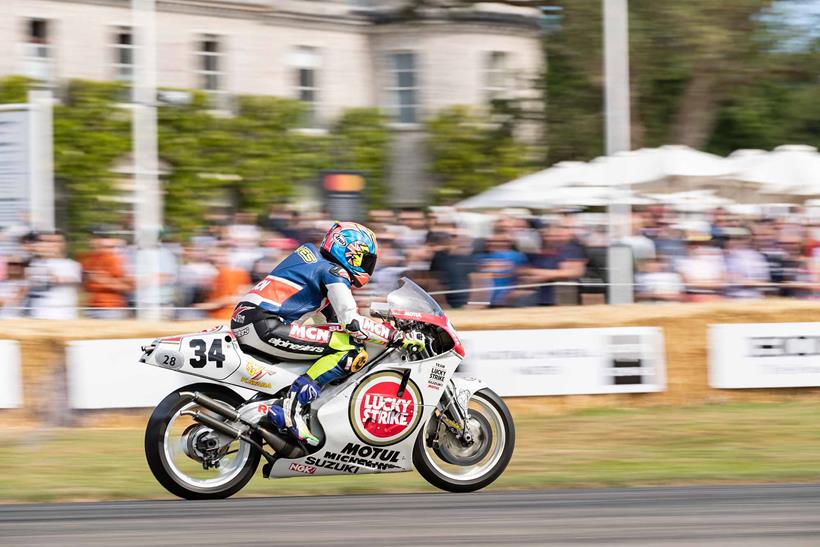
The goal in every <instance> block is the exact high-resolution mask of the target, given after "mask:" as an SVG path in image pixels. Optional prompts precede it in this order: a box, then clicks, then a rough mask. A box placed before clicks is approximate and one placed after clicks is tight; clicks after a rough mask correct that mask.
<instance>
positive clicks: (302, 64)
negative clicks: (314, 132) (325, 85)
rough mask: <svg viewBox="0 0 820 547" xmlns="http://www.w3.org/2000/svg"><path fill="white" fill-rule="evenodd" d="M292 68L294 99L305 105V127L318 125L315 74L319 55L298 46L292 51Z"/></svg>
mask: <svg viewBox="0 0 820 547" xmlns="http://www.w3.org/2000/svg"><path fill="white" fill-rule="evenodd" d="M291 65H292V66H293V77H294V84H295V85H294V87H295V90H296V98H297V99H299V100H300V101H302V102H303V103H305V106H306V109H307V111H306V116H305V125H306V127H315V126H316V125H318V108H317V106H318V100H319V86H318V83H317V72H318V69H319V54H318V52H317V51H316V48H312V47H307V46H300V47H297V48H295V49H294V51H293V54H292V59H291Z"/></svg>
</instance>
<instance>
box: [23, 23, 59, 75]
mask: <svg viewBox="0 0 820 547" xmlns="http://www.w3.org/2000/svg"><path fill="white" fill-rule="evenodd" d="M49 27H50V25H49V21H48V20H47V19H28V20H26V25H25V38H24V40H25V41H24V44H23V74H24V75H25V76H28V77H29V78H34V79H36V80H43V81H49V80H51V77H52V73H51V68H52V65H51V44H50V38H51V36H50V34H49V33H50V28H49Z"/></svg>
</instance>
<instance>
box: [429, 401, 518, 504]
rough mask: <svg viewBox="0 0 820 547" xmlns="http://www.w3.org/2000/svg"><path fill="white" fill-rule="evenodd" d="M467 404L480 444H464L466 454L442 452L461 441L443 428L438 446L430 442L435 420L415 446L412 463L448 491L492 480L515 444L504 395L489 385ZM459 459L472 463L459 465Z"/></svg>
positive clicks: (475, 487) (480, 485) (469, 489)
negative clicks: (503, 398)
mask: <svg viewBox="0 0 820 547" xmlns="http://www.w3.org/2000/svg"><path fill="white" fill-rule="evenodd" d="M468 407H469V408H468V411H469V413H470V415H471V416H474V417H473V419H472V421H471V426H472V427H471V431H472V432H473V434H474V436H475V440H474V442H475V443H481V444H479V445H467V446H465V447H464V453H463V454H458V453H448V454H442V450H457V449H458V445H457V444H456V443H457V442H459V441H456V440H455V435H454V434H452V433H451V432H448V431H445V430H444V428H442V429H439V431H438V433H437V440H438V443H439V444H438V446H436V447H432V446H428V444H427V438H428V434H429V428H430V427H435V423H434V422H433V423H430V424H428V425H427V427H425V428H424V429H423V430H422V431H421V432H420V433H419V436H418V438H417V439H416V444H415V446H414V447H413V465H414V466H415V467H416V470H417V471H418V472H419V474H420V475H421V476H422V477H424V478H425V479H426V480H427V482H429V483H430V484H432V485H433V486H435V487H437V488H441V489H442V490H447V491H448V492H474V491H476V490H480V489H482V488H484V487H485V486H487V485H489V484H491V483H492V482H493V481H495V480H496V479H497V478H498V477H499V476H501V473H503V472H504V469H506V468H507V464H508V463H509V462H510V459H511V458H512V454H513V449H514V448H515V424H514V423H513V419H512V415H511V414H510V410H509V409H508V408H507V405H506V404H504V401H503V400H502V399H501V397H499V396H498V395H497V394H496V393H495V392H493V391H492V390H490V389H482V390H480V391H477V392H475V393H473V395H472V397H471V398H470V401H469V403H468ZM476 415H478V416H477V417H475V416H476ZM434 419H435V418H433V419H431V422H432V420H434ZM448 436H449V437H453V438H449V437H448ZM445 443H446V444H445ZM459 459H462V460H463V461H464V462H467V463H469V465H459V464H458V463H457V462H458V461H459ZM477 460H478V461H477Z"/></svg>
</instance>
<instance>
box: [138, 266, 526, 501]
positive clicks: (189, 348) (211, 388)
mask: <svg viewBox="0 0 820 547" xmlns="http://www.w3.org/2000/svg"><path fill="white" fill-rule="evenodd" d="M370 315H371V317H375V318H379V319H382V320H384V321H389V322H390V323H392V324H393V326H395V327H396V328H399V329H402V330H404V331H406V332H409V333H410V335H411V336H415V337H419V338H420V339H423V340H424V341H425V348H424V350H423V351H417V352H409V351H405V350H403V349H401V348H399V347H396V346H387V347H385V346H375V347H378V348H379V350H378V351H377V352H376V353H375V354H374V356H373V357H372V359H370V361H369V362H367V363H366V364H365V365H364V366H363V367H362V368H361V369H360V370H358V371H356V372H355V373H353V374H351V375H349V376H348V377H347V378H344V379H340V380H337V381H336V382H335V383H331V384H328V385H326V386H325V387H324V389H323V390H322V391H321V393H320V395H319V397H318V398H317V399H315V400H314V401H313V403H312V404H311V405H310V407H309V409H306V410H305V411H304V412H305V416H304V417H305V420H306V421H308V425H309V427H310V430H311V431H312V432H313V433H314V434H315V435H316V436H317V437H318V438H319V439H320V443H319V444H318V445H317V446H310V445H307V444H305V443H301V442H299V441H298V440H297V439H296V438H295V437H293V436H292V435H291V434H290V433H289V432H288V431H287V430H279V429H277V428H276V426H275V425H273V424H272V423H271V422H270V421H269V420H268V419H267V417H266V416H267V413H268V409H269V408H270V405H273V404H277V403H280V402H281V401H282V398H283V397H284V396H285V394H286V393H287V390H288V388H289V387H290V385H291V383H292V382H293V381H294V380H295V379H296V377H297V376H299V375H300V374H302V373H304V372H305V370H307V368H308V366H309V365H310V363H298V362H277V361H275V360H264V359H261V358H260V357H259V356H257V355H256V354H255V355H254V356H250V355H247V354H245V353H243V351H242V349H240V347H239V344H238V342H237V339H236V336H235V335H234V333H233V332H232V331H231V330H230V329H228V328H225V327H216V328H214V329H213V330H210V331H205V332H199V333H195V334H184V335H179V336H170V337H166V338H158V339H156V340H154V341H153V342H152V343H151V344H149V345H147V346H144V347H143V348H142V349H143V354H142V357H141V358H140V362H142V363H145V364H148V365H152V366H157V367H161V368H165V369H169V370H174V371H177V372H182V373H186V374H190V375H193V376H199V377H201V378H205V379H207V380H208V381H207V382H199V383H193V384H190V385H188V386H185V387H183V388H181V389H178V390H176V391H174V392H172V393H170V394H169V395H168V396H167V397H165V398H164V399H163V400H162V402H160V404H159V405H158V406H157V407H156V409H155V410H154V412H153V413H152V415H151V418H150V420H149V422H148V426H147V429H146V432H145V455H146V458H147V460H148V465H149V467H150V468H151V471H152V473H153V474H154V477H156V479H157V480H158V481H159V482H160V484H162V485H163V486H164V487H165V488H166V489H167V490H168V491H169V492H171V493H172V494H175V495H177V496H179V497H182V498H187V499H214V498H226V497H229V496H231V495H233V494H235V493H236V492H238V491H239V490H241V489H242V488H243V487H244V486H245V484H247V482H248V481H249V480H250V479H251V477H252V476H253V475H254V473H255V472H256V469H257V467H258V465H259V463H260V461H261V460H262V458H264V459H265V464H264V465H263V467H262V473H263V476H264V477H265V478H282V477H296V476H304V475H308V476H319V475H362V474H365V473H386V472H398V471H410V470H411V469H412V468H413V467H415V468H416V470H418V472H419V473H420V474H421V475H422V476H423V477H424V478H425V479H426V480H427V481H428V482H430V483H431V484H432V485H434V486H436V487H438V488H441V489H443V490H448V491H451V492H471V491H474V490H478V489H480V488H483V487H485V486H487V485H488V484H490V483H492V482H493V481H494V480H495V479H497V478H498V477H499V476H500V475H501V473H502V472H503V471H504V469H505V468H506V467H507V464H508V463H509V461H510V458H511V457H512V452H513V448H514V444H515V427H514V424H513V420H512V416H511V415H510V411H509V409H508V408H507V406H506V405H505V404H504V402H503V401H502V400H501V398H500V397H499V396H498V395H496V394H495V393H494V392H493V391H492V390H490V389H489V388H488V387H487V386H486V385H485V384H484V383H483V382H482V381H481V380H478V379H476V378H468V377H465V376H463V375H461V374H459V373H457V372H456V369H457V367H458V365H459V363H460V362H461V360H462V359H463V358H464V349H463V347H462V345H461V342H460V340H459V338H458V335H457V333H456V331H455V329H454V328H453V325H452V324H451V323H450V321H449V320H448V319H447V317H446V316H445V314H444V312H443V311H442V309H441V307H440V306H439V305H438V303H437V302H436V301H435V300H433V298H432V297H430V295H428V294H427V293H426V292H425V291H424V290H423V289H421V287H419V286H418V285H416V284H415V283H413V282H412V281H411V280H409V279H406V278H403V279H401V280H400V282H399V286H398V288H397V289H396V290H394V291H393V292H391V293H390V294H389V295H388V296H387V302H386V303H374V304H372V305H371V308H370ZM334 327H337V328H338V326H334V325H324V326H318V325H317V326H307V325H294V326H292V328H291V337H293V336H296V337H301V338H303V339H304V340H309V341H317V340H322V341H324V337H329V336H330V332H332V329H333V328H334ZM244 328H253V327H250V326H249V327H244ZM368 349H369V350H370V351H371V352H372V351H373V349H372V347H369V348H368ZM229 385H230V386H236V387H237V388H241V389H239V390H236V389H232V388H230V387H228V386H229Z"/></svg>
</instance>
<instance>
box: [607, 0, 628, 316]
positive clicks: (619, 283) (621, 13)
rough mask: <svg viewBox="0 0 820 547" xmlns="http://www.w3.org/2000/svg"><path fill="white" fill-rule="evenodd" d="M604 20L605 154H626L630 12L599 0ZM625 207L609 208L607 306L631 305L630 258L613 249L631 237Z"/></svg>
mask: <svg viewBox="0 0 820 547" xmlns="http://www.w3.org/2000/svg"><path fill="white" fill-rule="evenodd" d="M602 1H603V16H604V86H605V90H604V108H605V119H606V153H607V154H608V155H609V154H614V153H616V152H621V151H624V150H629V149H630V147H631V144H630V115H629V9H628V6H627V0H602ZM631 193H632V192H631V191H629V190H628V191H627V192H626V193H625V197H626V199H625V202H626V203H613V204H610V205H609V238H610V248H609V256H608V264H609V282H610V285H609V302H610V303H612V304H624V303H629V302H632V301H633V291H632V286H631V283H632V280H633V276H632V256H631V252H630V251H629V249H628V248H627V247H625V246H619V245H614V246H613V245H612V243H613V242H617V241H620V240H622V239H623V238H624V237H626V236H627V235H629V234H630V233H631V213H632V211H631V207H630V205H629V204H628V198H629V197H630V196H631Z"/></svg>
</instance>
